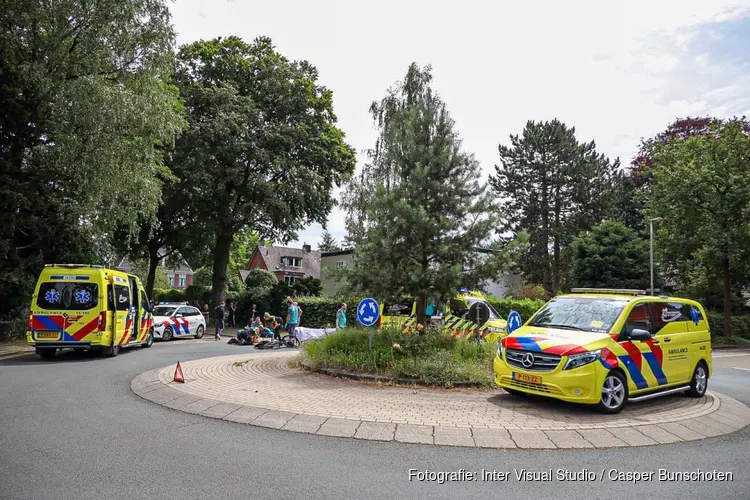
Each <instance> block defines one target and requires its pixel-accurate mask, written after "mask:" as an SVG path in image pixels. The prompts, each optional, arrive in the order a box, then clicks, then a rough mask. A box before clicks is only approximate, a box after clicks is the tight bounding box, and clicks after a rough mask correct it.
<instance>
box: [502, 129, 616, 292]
mask: <svg viewBox="0 0 750 500" xmlns="http://www.w3.org/2000/svg"><path fill="white" fill-rule="evenodd" d="M510 142H511V145H510V146H504V145H502V144H501V145H500V146H499V148H498V149H499V152H500V161H501V163H502V164H501V165H499V166H496V167H495V171H496V175H495V176H494V177H491V179H490V184H491V186H492V187H494V189H495V191H496V193H497V195H498V197H499V198H500V199H501V200H502V202H501V206H502V211H501V213H502V214H503V219H504V220H503V228H504V229H505V230H507V231H511V232H513V233H517V232H519V231H522V230H526V231H528V233H529V237H530V243H529V244H530V246H531V250H530V252H528V254H527V256H526V258H525V259H524V263H523V265H522V269H523V271H524V273H525V274H526V275H527V277H528V279H530V280H531V281H533V282H535V283H541V284H543V285H544V287H545V289H546V291H547V293H548V294H549V295H554V294H555V293H556V292H557V291H558V290H560V289H561V288H562V287H563V284H564V282H565V279H566V276H567V274H568V273H567V270H568V269H569V267H570V262H569V260H570V252H566V251H565V250H566V247H567V246H568V245H569V244H570V243H571V242H572V240H573V238H574V237H575V236H576V235H577V234H578V233H580V232H581V231H584V230H587V229H589V228H591V227H592V226H593V225H595V224H598V223H600V222H602V220H604V219H605V218H606V216H607V215H609V214H611V213H612V212H613V210H614V208H613V207H612V206H611V205H610V204H611V202H612V199H613V198H617V197H618V194H619V193H620V192H621V190H622V188H621V177H622V176H621V174H620V173H619V171H618V168H619V165H620V161H619V159H617V160H615V161H614V162H610V160H609V159H608V158H606V157H605V156H604V155H600V154H598V153H597V152H596V145H595V144H594V142H593V141H592V142H589V143H579V142H578V141H577V140H576V137H575V128H569V127H567V126H566V125H565V124H563V123H561V122H560V121H559V120H553V121H551V122H544V123H542V122H538V123H537V122H533V121H529V122H528V123H527V124H526V128H525V129H524V131H523V133H522V134H521V136H518V135H511V136H510Z"/></svg>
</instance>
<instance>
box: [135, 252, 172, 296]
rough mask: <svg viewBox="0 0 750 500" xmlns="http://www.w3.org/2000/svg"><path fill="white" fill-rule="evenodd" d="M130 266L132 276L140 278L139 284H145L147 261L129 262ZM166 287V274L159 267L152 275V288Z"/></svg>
mask: <svg viewBox="0 0 750 500" xmlns="http://www.w3.org/2000/svg"><path fill="white" fill-rule="evenodd" d="M130 265H131V267H132V268H133V271H132V272H133V274H135V275H136V276H138V278H140V280H141V283H146V282H147V280H148V268H149V265H148V261H145V260H143V259H138V260H134V261H132V262H130ZM168 286H169V280H168V279H167V273H166V272H164V269H162V268H161V267H157V268H156V272H155V274H154V288H161V289H164V288H167V287H168Z"/></svg>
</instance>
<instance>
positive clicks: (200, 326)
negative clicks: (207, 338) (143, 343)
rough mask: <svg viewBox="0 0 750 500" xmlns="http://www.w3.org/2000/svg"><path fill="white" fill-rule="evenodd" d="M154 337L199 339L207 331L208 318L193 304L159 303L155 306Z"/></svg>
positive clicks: (163, 338) (162, 338)
mask: <svg viewBox="0 0 750 500" xmlns="http://www.w3.org/2000/svg"><path fill="white" fill-rule="evenodd" d="M153 314H154V338H157V339H161V340H172V339H174V338H184V337H193V338H196V339H199V338H201V337H203V334H204V333H205V331H206V318H205V317H204V316H203V313H201V311H200V310H199V309H198V308H197V307H193V306H188V305H183V304H159V305H158V306H156V307H154V311H153Z"/></svg>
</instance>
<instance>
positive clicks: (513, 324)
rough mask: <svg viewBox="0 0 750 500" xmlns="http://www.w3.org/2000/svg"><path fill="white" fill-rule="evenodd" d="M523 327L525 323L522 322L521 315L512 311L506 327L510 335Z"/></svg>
mask: <svg viewBox="0 0 750 500" xmlns="http://www.w3.org/2000/svg"><path fill="white" fill-rule="evenodd" d="M521 325H523V321H522V320H521V315H520V314H518V313H517V312H516V311H511V312H510V314H508V324H507V326H506V327H505V329H506V331H507V332H508V334H511V333H513V332H514V331H516V330H518V329H519V328H521Z"/></svg>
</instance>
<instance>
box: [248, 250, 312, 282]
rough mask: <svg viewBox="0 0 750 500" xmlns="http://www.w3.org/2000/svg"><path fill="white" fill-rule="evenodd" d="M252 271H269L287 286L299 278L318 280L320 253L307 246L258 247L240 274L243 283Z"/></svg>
mask: <svg viewBox="0 0 750 500" xmlns="http://www.w3.org/2000/svg"><path fill="white" fill-rule="evenodd" d="M252 269H265V270H267V271H271V272H272V273H273V274H274V275H275V276H276V279H277V280H279V281H285V282H286V283H287V284H289V285H291V284H293V283H294V281H295V280H298V279H300V278H309V277H312V278H320V252H319V251H318V250H312V247H311V246H310V245H308V244H304V245H302V248H289V247H282V246H275V245H274V246H263V245H258V246H257V247H255V250H253V254H252V255H251V256H250V261H249V262H248V263H247V267H246V268H245V271H243V272H241V273H240V274H241V276H242V280H243V281H244V280H245V279H247V275H248V273H249V272H250V270H252Z"/></svg>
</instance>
